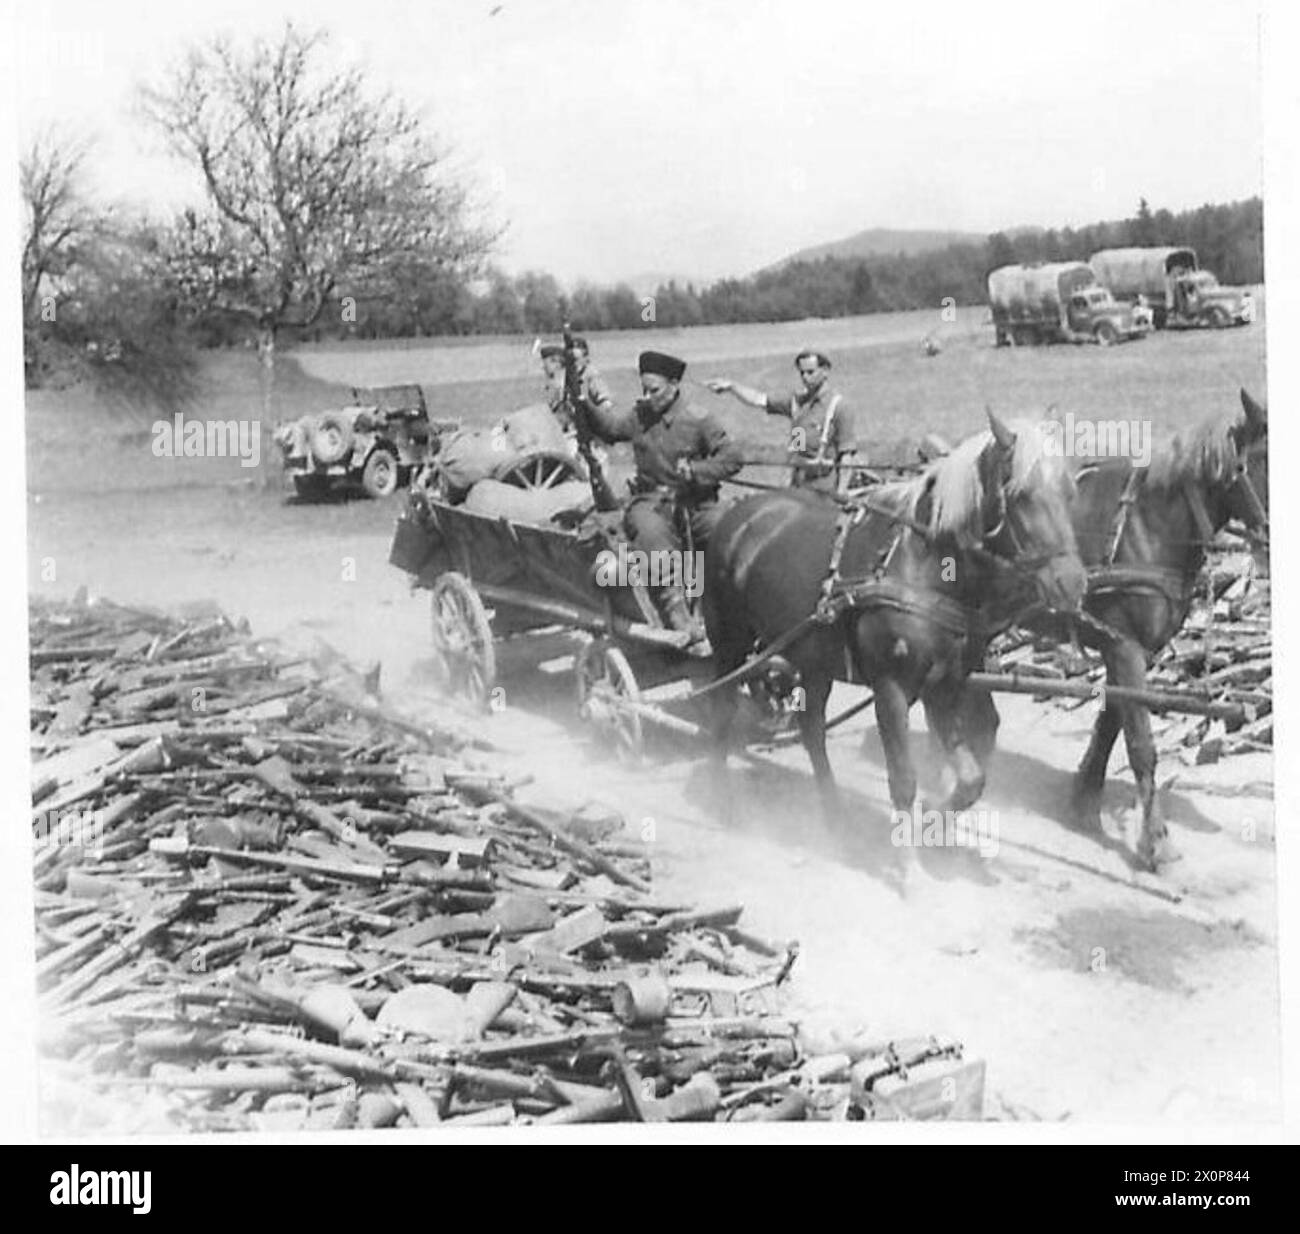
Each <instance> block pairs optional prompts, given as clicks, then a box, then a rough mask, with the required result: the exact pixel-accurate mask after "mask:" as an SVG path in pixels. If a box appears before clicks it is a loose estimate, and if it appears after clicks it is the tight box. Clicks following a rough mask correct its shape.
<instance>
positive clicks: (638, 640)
mask: <svg viewBox="0 0 1300 1234" xmlns="http://www.w3.org/2000/svg"><path fill="white" fill-rule="evenodd" d="M617 522H618V519H617V518H616V517H611V518H606V519H601V517H600V516H596V517H595V519H587V520H585V521H584V522H583V524H582V526H581V528H579V529H570V528H565V527H562V526H559V525H556V524H551V525H537V524H532V523H525V522H520V521H518V520H514V519H510V518H505V517H502V516H495V517H494V516H492V515H490V514H483V513H477V512H474V511H472V510H468V509H466V508H465V507H464V506H462V505H453V504H450V503H448V502H446V501H444V500H442V499H440V498H439V496H438V495H437V494H436V493H434V492H430V491H428V490H422V489H418V488H417V489H416V490H414V491H413V492H412V494H411V498H410V501H409V503H408V506H407V509H406V510H405V512H404V513H403V514H402V516H401V518H400V519H399V520H398V523H397V528H396V531H395V533H394V537H393V544H392V548H391V551H390V554H389V561H390V562H391V563H392V564H393V565H395V566H397V567H398V568H399V569H402V570H404V571H406V572H407V573H408V574H410V575H411V577H412V585H413V586H414V587H416V588H422V589H428V590H429V591H430V593H431V607H432V632H433V644H434V649H435V652H436V653H437V655H438V658H439V660H440V662H441V669H442V671H443V675H444V678H445V681H446V684H447V685H448V687H449V688H450V689H451V690H452V691H453V692H454V693H456V694H459V695H460V696H462V697H464V698H465V699H467V700H468V701H470V702H471V703H473V704H475V705H478V706H483V707H487V706H489V705H490V704H491V702H492V699H493V692H494V689H495V688H496V684H497V643H498V640H502V639H507V638H511V637H514V636H517V635H526V634H530V633H541V632H543V631H552V632H554V631H556V630H557V629H558V630H560V631H564V632H568V633H572V634H577V635H579V636H581V637H582V642H581V644H580V646H579V647H578V649H577V651H576V653H575V656H574V678H575V692H576V698H577V706H578V710H579V714H580V715H582V716H583V718H585V719H587V720H588V721H590V722H591V723H593V724H594V725H595V726H596V727H597V728H599V729H600V730H601V731H602V732H603V733H604V735H605V736H606V739H607V741H608V742H609V744H610V745H612V746H613V748H614V749H615V751H616V752H617V753H618V754H619V755H620V756H621V757H625V758H628V759H631V760H634V759H636V758H638V757H640V755H641V754H642V752H643V749H644V740H645V733H646V729H647V728H648V727H657V728H660V729H666V730H669V731H672V732H676V733H679V734H682V735H684V736H688V737H698V736H700V735H701V733H702V732H703V717H702V715H701V714H700V712H699V711H698V709H695V708H692V707H691V706H689V705H687V706H685V707H682V706H680V705H678V704H680V703H681V702H682V700H684V699H688V698H689V696H691V695H692V694H693V693H694V692H695V690H696V688H697V687H703V686H705V684H706V683H707V682H708V681H709V679H710V678H711V677H712V675H713V674H712V664H711V662H710V661H709V660H707V659H704V660H701V659H697V658H693V657H691V656H690V655H688V654H687V650H686V647H687V641H688V640H687V636H686V635H684V634H682V633H680V632H678V631H675V630H669V629H666V628H665V626H664V624H663V621H662V619H661V618H660V616H659V613H658V611H657V610H656V608H655V605H654V603H653V601H652V600H651V598H650V595H649V592H648V589H647V588H646V587H645V586H644V585H642V584H641V583H639V582H636V581H630V582H627V581H625V582H621V583H620V584H619V585H610V586H604V585H601V583H600V582H598V580H597V574H598V567H599V565H600V561H599V558H600V554H601V553H602V552H607V551H609V552H616V551H617V545H618V533H617V531H616V526H617ZM774 710H779V709H776V708H774Z"/></svg>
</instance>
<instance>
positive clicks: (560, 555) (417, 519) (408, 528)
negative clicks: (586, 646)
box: [389, 502, 640, 633]
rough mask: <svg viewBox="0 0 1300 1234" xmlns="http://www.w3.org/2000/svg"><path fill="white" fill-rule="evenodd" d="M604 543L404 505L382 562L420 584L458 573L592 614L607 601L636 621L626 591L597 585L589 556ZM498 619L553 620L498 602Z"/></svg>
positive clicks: (432, 506) (441, 508)
mask: <svg viewBox="0 0 1300 1234" xmlns="http://www.w3.org/2000/svg"><path fill="white" fill-rule="evenodd" d="M603 547H604V546H603V545H602V544H601V543H600V541H598V540H594V539H585V538H581V537H579V536H578V535H577V534H576V533H574V532H570V531H564V530H562V529H560V528H558V527H537V526H532V525H530V524H527V523H512V522H509V521H508V520H506V519H502V518H493V517H490V516H487V515H482V514H473V513H470V512H469V511H467V510H463V509H461V508H460V507H458V506H449V505H445V504H443V503H441V502H431V503H429V504H428V506H427V508H426V509H425V510H423V511H420V510H418V509H416V508H415V507H408V509H407V511H406V513H404V514H403V516H402V518H401V519H400V520H399V521H398V526H397V530H396V533H395V534H394V537H393V546H392V549H391V551H390V554H389V561H390V562H391V563H392V564H393V565H395V566H397V567H399V568H400V569H402V570H405V571H407V572H408V573H410V574H413V575H415V576H416V578H417V579H418V581H419V585H421V586H431V585H432V584H433V582H434V580H436V579H437V577H438V576H439V575H440V574H444V573H446V572H447V571H448V570H458V571H460V572H461V573H463V574H466V575H467V576H468V577H469V578H470V580H471V581H472V582H473V583H474V584H475V585H476V586H487V587H507V588H510V589H511V590H513V591H516V592H521V593H525V594H527V595H533V596H536V597H538V599H539V600H550V601H560V602H562V603H564V604H568V605H573V606H575V607H577V608H580V609H583V610H586V611H588V612H590V613H591V614H592V615H593V617H600V616H602V615H604V614H605V612H606V611H607V608H608V606H609V604H610V603H611V601H612V603H613V607H614V611H615V612H616V613H617V614H619V615H620V616H623V617H626V618H627V619H628V620H631V621H636V620H639V618H640V610H639V608H638V607H637V604H636V600H635V598H634V596H633V595H632V593H631V591H630V590H629V589H627V588H621V587H619V588H608V587H601V586H599V585H597V583H596V558H597V556H598V554H599V553H600V551H601V549H602V548H603ZM502 619H505V621H504V622H503V621H502ZM498 624H506V625H508V627H509V629H511V630H523V629H529V628H533V627H537V626H543V625H553V624H555V619H554V618H553V617H544V616H530V615H529V614H528V613H527V612H526V611H522V610H515V609H514V608H513V606H512V608H511V612H510V613H509V614H506V613H505V612H503V611H502V610H501V608H500V606H499V607H498ZM502 632H503V633H504V632H506V631H505V630H502Z"/></svg>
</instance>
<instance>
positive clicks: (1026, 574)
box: [980, 480, 1070, 598]
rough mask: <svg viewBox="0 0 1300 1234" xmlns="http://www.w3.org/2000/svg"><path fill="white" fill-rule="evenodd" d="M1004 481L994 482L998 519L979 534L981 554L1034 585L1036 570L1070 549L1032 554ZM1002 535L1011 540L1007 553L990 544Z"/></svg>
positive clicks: (1035, 582)
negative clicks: (1008, 497) (1009, 551)
mask: <svg viewBox="0 0 1300 1234" xmlns="http://www.w3.org/2000/svg"><path fill="white" fill-rule="evenodd" d="M1007 483H1008V481H1006V480H1004V481H1002V482H1000V483H999V484H998V485H997V494H998V510H997V513H998V519H997V522H996V523H995V524H994V525H993V527H991V528H990V529H989V530H988V531H986V532H985V533H984V534H983V536H981V538H980V548H981V551H982V553H984V554H987V555H988V556H989V557H990V558H991V559H992V560H993V561H994V562H996V563H997V564H998V565H1000V566H1002V567H1003V568H1005V569H1010V570H1012V571H1014V572H1015V573H1017V574H1019V575H1020V576H1021V577H1022V578H1024V579H1026V580H1027V581H1029V582H1032V583H1033V584H1034V585H1035V587H1040V584H1039V580H1038V572H1039V571H1040V570H1042V568H1043V567H1044V566H1045V565H1047V564H1048V563H1049V562H1051V561H1055V560H1056V559H1057V558H1058V557H1068V556H1070V550H1069V549H1064V548H1060V549H1050V550H1045V551H1041V552H1038V553H1031V552H1029V551H1028V550H1027V549H1026V548H1025V542H1026V540H1027V538H1028V536H1027V534H1026V533H1025V530H1024V527H1023V526H1018V525H1017V520H1016V518H1015V517H1014V516H1013V514H1012V510H1011V503H1010V502H1008V501H1007V490H1006V486H1007ZM1003 535H1005V536H1006V537H1007V539H1008V540H1010V541H1011V548H1012V552H1011V553H1010V554H1007V553H1003V552H1001V551H999V550H998V549H996V548H994V547H992V544H993V542H994V541H995V540H997V539H998V538H999V537H1001V536H1003ZM1040 589H1041V588H1040ZM1044 598H1046V597H1044Z"/></svg>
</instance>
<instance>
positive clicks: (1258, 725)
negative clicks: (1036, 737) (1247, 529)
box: [990, 533, 1273, 764]
mask: <svg viewBox="0 0 1300 1234" xmlns="http://www.w3.org/2000/svg"><path fill="white" fill-rule="evenodd" d="M1220 543H1222V544H1224V547H1223V548H1221V549H1219V550H1218V551H1215V552H1214V553H1212V554H1211V556H1210V559H1209V562H1208V563H1207V566H1206V569H1205V571H1204V573H1203V574H1202V577H1201V580H1200V585H1199V586H1198V590H1197V593H1196V596H1195V599H1194V600H1193V604H1192V609H1191V612H1190V614H1189V616H1188V618H1187V621H1186V623H1185V624H1184V626H1183V628H1182V630H1181V631H1180V632H1179V633H1178V634H1177V635H1176V636H1175V637H1174V639H1173V640H1172V641H1171V642H1170V643H1169V644H1168V645H1167V646H1166V647H1165V648H1164V649H1163V650H1162V651H1161V652H1160V654H1159V655H1158V656H1157V657H1156V660H1155V663H1154V664H1153V665H1152V667H1151V669H1150V671H1149V672H1148V673H1147V683H1146V684H1147V688H1148V689H1150V690H1151V691H1155V692H1162V691H1163V692H1169V691H1186V692H1190V693H1192V694H1195V695H1197V696H1198V697H1200V698H1203V699H1205V700H1206V701H1208V702H1216V703H1235V704H1238V705H1239V706H1240V709H1241V715H1240V717H1239V718H1234V719H1227V720H1224V719H1210V718H1209V717H1207V716H1197V715H1180V714H1176V713H1175V712H1173V711H1170V712H1168V713H1166V714H1164V715H1162V716H1157V717H1154V718H1153V732H1154V734H1155V736H1156V741H1157V745H1158V746H1159V747H1160V750H1161V752H1162V755H1163V756H1166V757H1167V756H1173V757H1177V758H1180V759H1182V760H1183V761H1185V762H1187V763H1191V764H1204V763H1214V762H1217V761H1218V760H1219V759H1221V758H1223V757H1226V756H1227V755H1231V754H1243V753H1248V752H1250V751H1258V750H1269V749H1271V748H1272V745H1273V641H1272V623H1271V619H1270V604H1269V581H1268V579H1266V578H1261V577H1259V576H1257V574H1256V573H1255V569H1254V563H1253V561H1252V559H1251V556H1250V554H1249V553H1248V552H1246V551H1244V548H1245V546H1244V544H1243V543H1240V542H1234V540H1233V538H1232V537H1229V536H1227V535H1226V533H1225V535H1224V536H1223V537H1222V538H1221V541H1220ZM990 671H995V672H1007V673H1009V672H1016V673H1019V674H1022V675H1037V676H1041V677H1043V678H1045V679H1055V680H1067V679H1075V680H1087V681H1089V682H1091V683H1093V684H1095V685H1104V684H1105V682H1106V670H1105V666H1104V665H1103V664H1102V661H1101V657H1100V655H1098V654H1096V653H1093V652H1091V651H1083V652H1082V653H1080V651H1076V650H1072V649H1061V648H1059V647H1057V646H1055V645H1054V644H1051V643H1049V642H1046V641H1044V640H1041V639H1036V638H1035V637H1034V636H1032V635H1030V634H1027V633H1025V632H1023V631H1018V630H1017V631H1012V632H1010V633H1009V634H1008V635H1006V636H1004V637H1003V638H1002V639H1000V640H998V642H997V643H995V645H994V656H993V658H992V660H991V663H990ZM1055 701H1056V702H1057V704H1058V705H1060V706H1063V707H1068V708H1074V707H1080V706H1083V705H1084V704H1085V703H1086V702H1087V701H1088V700H1086V699H1057V700H1055Z"/></svg>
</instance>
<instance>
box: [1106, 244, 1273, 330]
mask: <svg viewBox="0 0 1300 1234" xmlns="http://www.w3.org/2000/svg"><path fill="white" fill-rule="evenodd" d="M1088 264H1089V265H1090V266H1091V267H1092V271H1093V273H1094V274H1095V275H1096V276H1097V279H1098V281H1099V282H1100V283H1102V284H1103V285H1104V286H1106V287H1108V288H1109V289H1110V291H1111V294H1112V295H1114V296H1115V298H1116V299H1117V300H1123V301H1126V302H1129V303H1139V302H1143V301H1144V302H1145V303H1147V304H1148V305H1150V307H1151V313H1152V317H1153V319H1154V321H1155V327H1156V329H1157V330H1164V329H1166V328H1169V327H1173V328H1179V329H1187V328H1189V327H1194V326H1209V327H1211V328H1214V329H1222V328H1224V327H1227V326H1244V325H1247V324H1249V323H1250V322H1252V321H1254V320H1255V299H1254V297H1253V296H1252V295H1251V293H1250V289H1249V288H1247V287H1224V286H1221V285H1220V283H1219V280H1218V279H1217V278H1215V277H1214V275H1213V274H1211V273H1210V271H1208V270H1202V269H1201V268H1200V267H1199V265H1198V264H1197V261H1196V251H1195V250H1194V249H1189V248H1170V247H1165V248H1123V249H1102V250H1101V251H1100V252H1098V253H1094V254H1093V255H1092V259H1091V261H1090V262H1089V263H1088Z"/></svg>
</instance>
